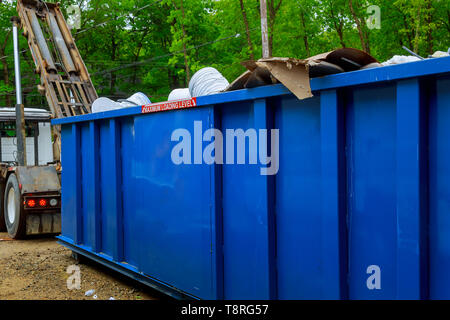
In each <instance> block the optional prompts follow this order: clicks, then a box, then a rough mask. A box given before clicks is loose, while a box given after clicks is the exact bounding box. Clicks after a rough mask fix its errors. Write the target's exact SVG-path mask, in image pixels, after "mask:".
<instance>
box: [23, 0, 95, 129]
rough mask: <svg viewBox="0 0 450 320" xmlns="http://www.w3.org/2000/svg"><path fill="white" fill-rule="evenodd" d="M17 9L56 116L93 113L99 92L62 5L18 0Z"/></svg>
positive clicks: (52, 110) (32, 0) (37, 70)
mask: <svg viewBox="0 0 450 320" xmlns="http://www.w3.org/2000/svg"><path fill="white" fill-rule="evenodd" d="M17 12H18V14H19V16H20V20H21V24H22V27H23V34H24V36H25V37H26V38H27V40H28V46H29V48H30V50H31V54H32V56H33V60H34V63H35V65H36V73H37V74H39V75H40V79H41V84H40V85H39V86H38V89H39V91H40V92H41V93H42V94H45V96H46V98H47V101H48V104H49V106H50V109H51V112H52V116H53V118H65V117H70V116H76V115H83V114H88V113H91V106H92V103H93V102H94V101H95V99H97V98H98V96H97V92H96V91H95V88H94V85H93V84H92V80H91V78H90V76H89V73H88V71H87V68H86V66H85V64H84V62H83V59H82V58H81V55H80V52H79V51H78V48H77V46H76V44H75V41H74V39H73V37H72V34H71V32H70V30H69V27H68V25H67V23H66V21H65V19H64V16H63V14H62V12H61V10H60V7H59V4H54V3H46V2H43V1H39V0H18V1H17ZM58 131H59V130H58ZM58 133H59V132H58ZM58 135H59V134H58Z"/></svg>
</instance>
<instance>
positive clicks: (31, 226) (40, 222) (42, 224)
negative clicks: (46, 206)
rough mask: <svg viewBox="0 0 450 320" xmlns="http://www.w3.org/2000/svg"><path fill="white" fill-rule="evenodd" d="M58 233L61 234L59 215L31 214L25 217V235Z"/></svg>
mask: <svg viewBox="0 0 450 320" xmlns="http://www.w3.org/2000/svg"><path fill="white" fill-rule="evenodd" d="M59 233H61V214H60V213H39V214H34V213H33V214H28V215H27V230H26V234H27V235H29V236H31V235H37V234H59Z"/></svg>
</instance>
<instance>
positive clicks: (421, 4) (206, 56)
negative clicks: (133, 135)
mask: <svg viewBox="0 0 450 320" xmlns="http://www.w3.org/2000/svg"><path fill="white" fill-rule="evenodd" d="M54 2H56V1H54ZM60 2H61V7H62V9H63V12H64V13H65V14H66V16H67V12H66V11H65V10H66V9H67V8H68V7H69V6H70V5H78V6H80V8H81V30H73V31H72V32H73V35H74V38H75V40H76V43H77V46H78V48H79V50H80V52H81V54H82V56H83V58H84V60H85V63H86V65H87V67H88V69H89V71H90V73H91V76H92V79H93V82H94V85H95V87H96V89H97V91H98V93H99V95H101V96H109V97H111V98H113V99H118V98H124V97H127V96H129V95H131V94H132V93H134V92H137V91H141V92H144V93H146V94H147V95H148V96H150V98H151V100H152V101H154V102H156V101H161V100H166V99H167V95H168V94H169V92H170V91H171V90H172V89H174V88H180V87H186V86H187V85H188V79H187V77H188V74H189V75H190V76H192V75H193V74H194V73H195V72H196V71H197V70H199V69H201V68H203V67H205V66H212V67H215V68H217V69H218V70H219V71H220V72H222V73H223V74H224V76H225V77H226V78H227V79H228V80H229V81H232V80H234V79H235V78H236V77H237V76H239V75H240V74H241V73H242V72H243V71H245V69H244V68H243V67H242V65H241V64H240V63H241V62H242V61H245V60H249V59H250V58H251V57H252V56H253V57H254V58H255V59H258V58H260V57H261V33H260V16H259V15H260V7H259V0H242V1H241V0H60ZM267 2H268V3H269V6H268V7H269V8H268V14H269V18H270V19H272V21H273V26H272V28H271V30H270V32H271V36H272V38H273V48H272V49H273V51H272V53H273V56H286V57H296V58H306V57H308V56H312V55H315V54H318V53H321V52H326V51H330V50H333V49H336V48H339V47H342V46H346V47H355V48H359V49H363V48H364V46H365V47H366V48H367V50H370V53H371V54H372V55H373V56H374V57H375V58H377V59H378V60H380V61H384V60H386V59H389V58H390V57H392V56H393V55H395V54H407V53H406V52H405V51H404V50H403V49H402V45H405V46H407V47H409V48H410V49H412V50H415V51H416V52H417V53H419V54H420V55H422V56H427V55H428V54H430V53H432V52H434V51H437V50H442V51H447V49H448V47H449V46H450V1H448V0H368V1H367V0H353V1H349V0H267ZM280 2H281V5H280V6H279V7H277V5H278V4H279V3H280ZM350 4H351V5H352V6H350ZM241 5H242V6H243V9H244V10H242V9H241ZM371 5H376V6H378V7H379V8H380V13H381V15H380V19H381V28H380V29H376V28H375V29H374V28H369V27H368V26H367V24H366V20H367V19H368V18H369V17H370V16H371V15H372V14H373V12H370V11H368V8H369V6H371ZM271 7H272V8H273V9H271ZM352 9H353V10H352ZM272 10H274V11H272ZM244 13H245V15H244ZM13 15H16V12H15V1H11V0H10V1H3V2H1V3H0V29H1V30H0V56H7V58H4V59H0V61H2V63H1V64H0V106H4V105H5V106H6V105H11V104H13V103H14V87H13V84H14V77H13V76H14V75H13V70H14V65H13V59H12V37H11V35H10V31H11V23H10V21H9V19H10V17H11V16H13ZM246 22H247V25H246ZM247 30H248V32H247ZM80 31H81V32H80ZM3 44H5V45H4V46H2V45H3ZM21 47H22V48H26V47H27V45H26V41H25V39H24V38H22V39H21ZM2 50H3V52H2ZM0 58H1V57H0ZM5 68H6V69H5ZM33 69H34V63H33V61H32V59H31V56H30V54H29V53H26V54H25V55H24V56H23V57H22V71H23V86H24V88H25V89H27V90H24V92H25V93H26V100H25V102H26V104H27V105H28V106H38V105H42V104H45V99H44V98H42V97H41V96H39V94H38V93H37V91H36V89H35V87H36V84H37V83H39V79H38V77H37V76H36V75H35V74H34V73H33ZM5 70H7V72H6V71H5ZM5 75H6V76H7V77H9V82H8V83H6V81H5Z"/></svg>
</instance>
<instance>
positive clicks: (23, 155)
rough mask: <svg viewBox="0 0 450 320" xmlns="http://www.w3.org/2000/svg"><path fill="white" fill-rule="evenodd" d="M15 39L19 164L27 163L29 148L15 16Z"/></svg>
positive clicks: (18, 22)
mask: <svg viewBox="0 0 450 320" xmlns="http://www.w3.org/2000/svg"><path fill="white" fill-rule="evenodd" d="M11 22H12V23H13V41H14V74H15V77H16V99H17V102H16V137H17V160H18V163H19V166H26V165H27V150H26V143H25V139H26V136H25V114H24V111H25V110H24V106H23V101H22V78H21V76H20V54H19V32H18V29H19V27H20V19H19V18H18V17H13V18H12V19H11Z"/></svg>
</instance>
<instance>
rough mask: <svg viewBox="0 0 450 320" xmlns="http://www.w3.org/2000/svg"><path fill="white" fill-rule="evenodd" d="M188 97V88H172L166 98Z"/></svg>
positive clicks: (178, 98) (179, 98)
mask: <svg viewBox="0 0 450 320" xmlns="http://www.w3.org/2000/svg"><path fill="white" fill-rule="evenodd" d="M190 98H191V93H190V92H189V88H183V89H175V90H172V92H171V93H170V94H169V98H167V101H174V100H183V99H190Z"/></svg>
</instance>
